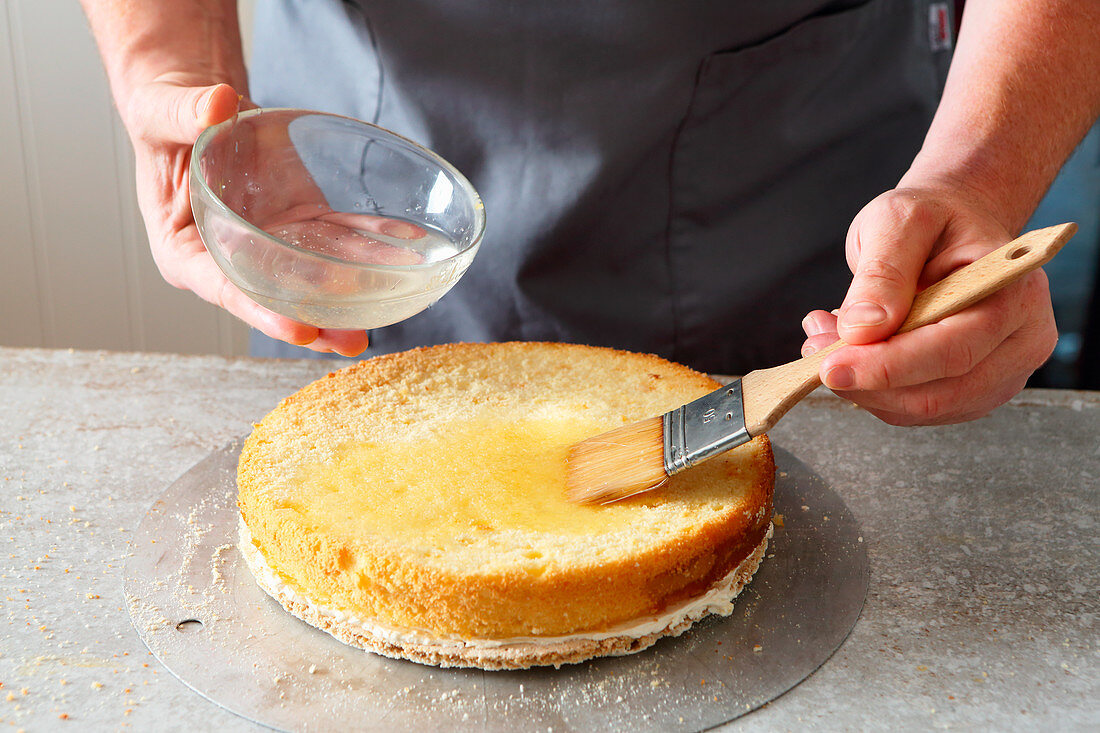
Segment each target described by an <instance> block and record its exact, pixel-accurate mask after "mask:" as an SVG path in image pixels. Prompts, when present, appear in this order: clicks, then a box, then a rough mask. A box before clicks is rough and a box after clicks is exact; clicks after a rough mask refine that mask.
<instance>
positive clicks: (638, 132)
mask: <svg viewBox="0 0 1100 733" xmlns="http://www.w3.org/2000/svg"><path fill="white" fill-rule="evenodd" d="M945 7H947V5H946V4H945V3H942V2H940V3H936V2H929V1H928V0H913V1H906V0H872V1H871V2H826V1H825V0H787V1H785V2H780V1H777V0H776V1H770V2H759V0H756V1H754V2H748V1H747V0H742V1H730V2H717V1H711V2H703V1H698V2H668V1H667V0H607V1H604V2H591V0H586V1H585V2H580V1H578V0H560V1H559V2H547V3H541V2H540V3H536V2H504V1H502V0H480V1H478V2H474V1H471V0H363V1H362V2H358V3H356V2H340V1H339V0H323V1H320V0H311V1H310V2H305V1H304V0H300V1H297V2H296V1H295V0H268V1H267V2H263V3H259V4H258V5H257V8H256V13H257V19H256V34H255V38H256V40H255V52H254V58H253V61H252V68H251V85H252V93H253V96H254V98H255V99H256V101H257V102H258V103H260V104H262V105H265V106H286V107H304V108H310V109H317V110H324V111H329V112H336V113H340V114H345V115H350V116H352V117H357V118H359V119H363V120H367V121H371V122H375V123H377V124H379V125H382V126H383V127H387V128H389V129H392V130H394V131H396V132H399V133H401V134H403V135H406V136H408V137H411V138H413V139H414V140H417V141H418V142H420V143H422V144H424V145H426V146H428V147H430V148H432V149H434V150H436V151H438V152H439V153H440V154H441V155H442V156H443V157H445V158H446V159H448V160H449V161H451V162H452V163H454V164H455V165H456V166H457V167H458V168H459V169H460V170H461V171H463V173H465V174H466V175H467V176H468V177H469V178H470V180H471V181H472V182H473V184H474V186H475V187H476V188H477V189H478V191H479V192H480V193H481V195H482V197H483V199H484V201H485V208H486V213H487V220H488V225H487V231H486V237H485V240H484V243H483V245H482V248H481V251H480V252H479V254H478V256H477V258H476V259H475V260H474V264H473V266H472V267H471V268H470V270H469V272H468V273H467V274H466V276H465V278H464V279H463V280H462V281H460V282H459V284H458V285H457V286H456V287H455V288H454V290H452V291H451V292H450V293H449V294H447V295H446V296H444V297H443V299H442V300H441V301H439V303H437V304H436V305H435V306H433V307H432V308H430V309H429V310H427V311H425V312H424V313H421V314H419V315H417V316H414V317H413V318H411V319H409V320H408V321H405V322H403V323H399V324H395V325H393V326H388V327H386V328H383V329H379V330H376V331H373V332H371V334H370V338H371V347H370V350H369V352H368V353H367V354H366V356H370V355H374V354H379V353H385V352H389V351H396V350H402V349H406V348H410V347H413V346H421V345H428V344H436V343H442V342H451V341H500V340H512V339H519V340H548V341H569V342H575V343H587V344H599V345H608V346H614V347H617V348H623V349H629V350H632V351H642V352H651V353H656V354H660V355H662V356H665V357H668V358H671V359H674V360H676V361H680V362H684V363H687V364H689V365H691V366H694V367H696V368H698V369H702V370H706V371H711V372H725V373H744V372H746V371H749V370H751V369H754V368H758V367H763V366H771V365H774V364H778V363H780V362H783V361H787V360H790V359H792V358H797V356H798V349H799V345H800V344H801V342H802V340H803V335H802V331H801V328H800V321H801V319H802V317H803V316H804V315H805V314H806V312H807V311H809V310H811V309H813V308H822V307H824V308H831V307H836V306H837V305H839V304H840V302H841V299H842V298H843V295H844V291H845V289H846V286H847V283H848V282H849V280H850V273H849V272H848V269H847V267H846V265H845V260H844V237H845V233H846V231H847V228H848V225H849V223H850V222H851V220H852V217H853V216H854V215H855V214H856V213H857V212H858V211H859V209H860V208H861V207H862V206H863V205H864V204H866V203H867V202H868V201H869V200H870V199H871V198H873V197H874V196H876V195H877V194H879V193H881V192H882V191H884V190H887V189H888V188H891V187H892V186H893V185H894V184H895V183H896V182H897V180H898V178H899V177H900V176H901V174H902V173H903V172H904V171H905V169H906V167H907V166H908V164H909V163H910V162H911V161H912V159H913V156H914V155H915V154H916V152H917V150H918V149H919V147H920V142H921V140H922V138H923V135H924V132H925V130H926V129H927V126H928V123H929V122H930V120H931V117H932V113H933V112H934V110H935V105H936V103H937V100H938V99H939V95H940V92H941V90H942V84H943V80H944V78H945V76H946V69H947V64H948V62H949V56H950V51H949V46H950V43H949V42H948V43H946V44H945V43H943V42H942V38H941V39H940V42H939V43H937V39H936V38H935V37H934V36H935V34H931V35H930V17H935V15H936V13H937V12H941V11H943V10H944V8H945ZM942 14H943V13H942V12H941V16H942ZM254 353H255V354H257V355H269V356H305V355H308V354H310V353H311V352H308V351H307V350H304V349H299V348H296V347H289V346H287V345H285V344H277V342H274V341H271V340H269V339H264V338H263V337H259V338H257V339H255V341H254Z"/></svg>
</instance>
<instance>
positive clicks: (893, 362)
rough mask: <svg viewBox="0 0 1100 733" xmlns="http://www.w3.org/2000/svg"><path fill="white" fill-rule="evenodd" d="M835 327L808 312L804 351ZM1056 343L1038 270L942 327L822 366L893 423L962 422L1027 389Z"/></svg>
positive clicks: (827, 378)
mask: <svg viewBox="0 0 1100 733" xmlns="http://www.w3.org/2000/svg"><path fill="white" fill-rule="evenodd" d="M834 325H835V319H834V317H833V316H832V315H831V314H829V313H827V312H825V311H814V312H812V313H810V314H809V315H807V316H806V318H805V319H804V320H803V328H804V329H805V330H806V333H807V335H808V336H809V338H808V339H807V341H806V344H804V346H803V354H807V353H811V352H812V351H813V350H816V349H819V348H821V347H823V346H825V345H828V344H829V343H831V342H832V341H833V340H835V338H836V334H835V332H833V330H832V329H833V327H834ZM1056 342H1057V328H1056V326H1055V323H1054V316H1053V311H1052V309H1051V306H1050V296H1049V289H1048V285H1047V281H1046V277H1045V275H1044V274H1043V273H1042V272H1041V271H1039V272H1036V273H1032V275H1030V276H1029V277H1027V278H1025V279H1024V280H1022V281H1021V282H1019V283H1016V284H1014V285H1012V286H1010V287H1009V288H1006V289H1005V290H1003V291H1002V292H1000V293H998V294H996V295H994V296H991V297H990V298H987V299H986V300H985V301H983V302H981V303H978V304H976V305H974V306H971V307H970V308H968V309H966V310H965V311H962V312H960V313H957V314H955V315H953V316H951V317H950V318H945V319H943V320H942V321H940V322H938V323H935V324H931V325H928V326H923V327H921V328H918V329H916V330H914V331H910V332H907V333H902V334H896V335H894V336H892V337H891V338H889V339H888V340H887V341H884V342H878V343H873V344H864V345H849V346H845V347H844V348H842V349H839V350H838V351H836V352H835V353H833V354H831V355H829V356H828V357H827V358H826V359H825V360H824V362H823V363H822V366H821V374H822V381H823V383H824V384H825V385H826V386H828V387H829V388H831V389H833V390H834V391H836V392H837V394H839V395H840V396H842V397H844V398H845V399H848V400H850V401H852V402H855V403H856V404H858V405H860V406H861V407H863V408H865V409H867V410H868V411H869V412H871V413H872V414H874V415H876V416H877V417H879V418H881V419H882V420H884V421H885V422H888V423H890V424H892V425H935V424H946V423H952V422H963V421H965V420H971V419H975V418H977V417H981V416H983V415H985V414H987V413H988V412H989V411H990V410H992V409H993V408H995V407H997V406H998V405H1001V404H1003V403H1004V402H1006V401H1008V399H1010V398H1011V397H1012V396H1013V395H1015V394H1016V393H1017V392H1018V391H1019V390H1021V389H1023V387H1024V385H1025V384H1026V382H1027V379H1028V377H1029V376H1030V375H1031V373H1032V372H1033V371H1034V370H1035V369H1037V368H1038V367H1039V366H1040V365H1041V364H1042V363H1043V362H1044V361H1046V359H1047V358H1049V357H1050V354H1051V353H1052V352H1053V350H1054V345H1055V344H1056Z"/></svg>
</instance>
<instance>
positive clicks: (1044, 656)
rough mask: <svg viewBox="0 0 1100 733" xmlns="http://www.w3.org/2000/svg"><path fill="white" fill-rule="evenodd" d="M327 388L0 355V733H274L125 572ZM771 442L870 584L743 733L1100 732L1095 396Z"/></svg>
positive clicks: (1033, 395)
mask: <svg viewBox="0 0 1100 733" xmlns="http://www.w3.org/2000/svg"><path fill="white" fill-rule="evenodd" d="M332 368H333V366H332V364H330V363H326V362H316V361H283V360H252V359H238V360H227V359H222V358H216V357H183V356H174V355H163V354H133V353H130V354H123V353H105V352H81V351H76V352H73V351H52V350H36V349H11V348H0V604H2V607H3V621H2V626H0V682H2V684H3V686H2V687H0V723H2V724H3V728H2V729H5V730H17V729H20V728H23V729H26V730H66V729H72V730H89V729H91V730H118V729H127V728H132V729H136V730H166V729H167V730H177V729H178V730H188V729H206V730H214V729H216V730H222V731H237V730H249V731H252V730H258V729H259V727H258V726H256V725H254V724H252V723H250V722H248V721H246V720H244V719H242V718H239V717H237V716H235V715H233V714H231V713H229V712H226V711H224V710H223V709H221V708H219V707H217V706H216V705H214V704H212V703H210V702H208V701H207V700H205V699H204V698H202V697H200V696H199V695H197V694H195V693H193V692H192V691H191V690H190V689H188V688H187V687H185V686H184V685H183V684H182V683H181V682H179V681H178V680H177V679H176V678H175V677H173V676H172V675H171V674H170V673H169V672H168V671H167V670H165V669H164V668H163V667H161V666H160V664H159V663H158V662H157V661H156V660H155V659H154V658H153V657H152V656H151V655H150V654H149V652H148V651H147V650H146V649H145V647H144V645H143V644H142V642H141V639H140V638H139V636H138V634H137V632H136V631H135V630H134V629H133V627H132V626H131V624H130V620H129V617H128V614H127V611H126V603H125V600H124V597H123V566H124V563H125V559H126V557H127V556H128V555H129V554H130V552H131V551H132V548H131V537H132V535H133V532H134V530H135V528H136V527H137V526H138V524H139V522H140V521H141V519H142V517H143V516H144V515H145V513H146V511H147V510H148V508H149V506H150V504H151V503H152V502H153V501H154V499H156V498H157V497H158V496H159V495H160V494H161V493H162V492H163V491H164V489H165V488H166V487H167V486H168V485H169V484H170V483H171V482H172V481H173V480H174V479H175V478H176V477H178V476H179V475H180V474H182V473H183V472H185V471H186V470H188V469H189V468H190V467H191V466H193V465H194V464H195V463H197V462H198V461H200V460H201V459H203V458H204V457H205V456H207V455H208V454H209V453H210V452H211V451H213V450H215V449H217V448H219V447H221V446H223V445H224V444H226V443H227V442H229V441H230V440H232V439H234V438H236V437H238V436H241V435H244V434H246V433H247V432H248V431H249V430H250V428H251V423H252V422H254V421H256V420H258V419H259V418H261V417H262V416H263V415H264V414H265V413H266V412H267V411H269V410H270V409H271V408H273V407H274V406H275V404H276V403H277V402H278V401H279V400H280V399H281V398H282V397H284V396H286V395H287V394H289V393H291V392H293V391H294V390H296V389H297V388H299V387H301V386H302V385H304V384H306V383H307V382H309V381H311V380H313V379H315V378H317V377H319V376H321V375H323V374H325V373H326V372H328V371H330V370H331V369H332ZM772 438H773V440H774V441H775V443H776V444H777V445H779V446H781V447H783V448H786V449H787V450H789V451H790V452H791V453H793V454H794V455H795V456H797V457H798V458H799V459H800V460H801V461H803V462H804V463H806V464H807V465H808V466H809V467H810V468H812V469H813V470H814V471H816V472H817V473H818V474H820V476H821V477H822V478H823V479H824V480H825V481H826V482H827V484H828V485H829V486H831V487H832V488H833V490H835V491H836V492H837V493H838V494H839V495H840V496H842V497H843V498H844V500H845V501H846V502H847V504H848V506H849V507H850V508H851V510H852V512H853V513H854V514H855V516H856V518H857V519H858V521H859V522H860V524H861V526H862V531H863V537H864V540H865V542H866V543H867V547H868V551H869V555H870V562H871V584H870V590H869V594H868V597H867V602H866V605H865V607H864V609H863V614H862V616H861V618H860V620H859V622H858V623H857V624H856V627H855V629H854V630H853V632H852V634H851V636H850V637H849V638H848V640H847V641H846V642H845V643H844V645H843V646H842V647H841V648H840V649H839V650H838V651H837V653H836V654H835V655H834V656H833V657H832V658H831V659H830V660H829V661H828V662H826V663H825V665H824V666H823V667H822V668H821V669H819V670H818V671H817V672H816V673H814V674H813V675H812V676H810V677H809V678H808V679H807V680H806V681H804V682H803V683H802V684H800V685H799V686H797V687H796V688H794V689H793V690H791V691H790V692H788V693H787V694H785V695H783V696H782V697H780V698H779V699H777V700H775V701H773V702H772V703H770V704H768V705H766V706H765V707H763V708H761V709H760V710H757V711H756V712H753V713H751V714H749V715H747V716H745V717H743V718H740V719H738V720H737V721H735V722H734V723H733V724H731V725H730V726H729V729H730V730H788V729H790V730H797V729H803V728H809V727H813V728H821V729H845V730H850V729H883V728H886V729H893V728H906V729H914V728H915V729H927V728H963V729H973V728H980V729H992V730H1008V729H1013V730H1020V729H1030V730H1053V729H1058V730H1086V729H1090V730H1096V729H1097V727H1098V726H1100V638H1098V633H1097V620H1098V614H1100V549H1098V542H1097V530H1098V526H1100V524H1098V520H1100V393H1085V392H1054V391H1027V392H1024V393H1023V394H1022V395H1020V396H1019V397H1017V398H1016V399H1015V400H1013V401H1012V402H1011V403H1010V404H1009V405H1006V406H1005V407H1003V408H1001V409H999V410H997V411H996V412H994V413H993V415H991V416H990V417H987V418H985V419H982V420H978V421H976V422H973V423H970V424H967V425H960V426H951V427H945V428H919V429H901V428H892V427H889V426H886V425H883V424H882V423H879V422H878V421H876V420H875V419H874V418H872V417H870V416H869V415H867V414H866V413H864V412H862V411H861V410H858V409H856V408H854V407H853V406H851V405H849V404H848V403H845V402H842V401H841V400H839V399H837V398H835V397H833V396H832V395H830V394H828V393H825V392H823V391H819V392H818V393H815V394H814V395H812V396H811V397H810V398H809V399H807V400H806V401H805V402H804V403H802V404H801V405H799V406H798V407H796V408H795V409H794V410H793V411H792V412H791V413H790V414H789V415H788V416H787V417H786V418H784V420H783V421H782V422H781V423H780V425H779V426H778V427H777V429H776V430H774V431H773V433H772ZM808 511H813V507H810V508H809V509H808ZM9 726H10V727H9Z"/></svg>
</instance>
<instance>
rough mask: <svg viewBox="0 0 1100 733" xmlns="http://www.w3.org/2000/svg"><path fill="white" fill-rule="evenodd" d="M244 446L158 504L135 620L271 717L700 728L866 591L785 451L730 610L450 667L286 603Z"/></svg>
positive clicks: (432, 724)
mask: <svg viewBox="0 0 1100 733" xmlns="http://www.w3.org/2000/svg"><path fill="white" fill-rule="evenodd" d="M240 446H241V443H240V442H236V443H233V444H230V445H228V446H226V447H225V448H223V449H222V450H219V451H216V452H215V453H213V454H212V455H210V456H209V457H208V458H206V459H205V460H203V461H202V462H201V463H199V464H198V465H196V466H195V467H194V468H192V469H191V470H189V471H188V472H187V473H185V474H184V475H183V476H181V477H180V478H179V479H178V480H177V481H176V482H175V483H173V484H172V485H171V486H170V487H169V488H168V490H167V491H165V492H164V494H163V495H162V496H161V497H160V498H159V499H158V500H157V501H156V503H154V504H153V506H152V508H151V509H150V510H149V512H148V514H146V516H145V518H144V520H143V521H142V523H141V526H140V527H139V529H138V532H137V537H136V539H135V542H134V546H135V548H136V550H135V552H134V555H133V556H132V557H131V558H130V560H129V562H128V563H127V565H126V571H125V577H126V597H127V601H128V603H129V607H130V617H131V619H132V620H133V623H134V627H135V628H136V629H137V631H138V633H139V634H140V635H141V638H142V640H143V641H144V642H145V644H146V645H147V646H148V647H149V649H150V651H152V653H153V654H154V655H156V657H157V659H159V660H160V661H161V662H162V663H163V664H164V666H166V667H167V668H168V669H169V670H171V672H172V673H173V674H175V675H176V676H177V677H179V678H180V680H182V681H183V682H184V683H185V684H187V685H188V686H189V687H191V688H192V689H193V690H195V691H196V692H198V693H199V694H201V695H203V696H204V697H206V698H208V699H209V700H212V701H213V702H215V703H217V704H218V705H221V706H222V707H224V708H226V709H228V710H230V711H232V712H234V713H236V714H238V715H241V716H244V717H246V718H249V719H251V720H253V721H255V722H257V723H261V724H263V725H266V726H270V727H272V728H279V729H285V730H331V729H346V728H354V729H356V730H367V731H374V730H378V731H382V730H384V731H392V730H410V731H424V730H479V731H480V730H486V731H514V730H535V729H539V730H543V731H545V730H548V729H552V730H554V731H568V730H579V731H589V730H631V731H642V730H660V731H669V730H704V729H707V728H711V727H714V726H717V725H720V724H722V723H724V722H727V721H730V720H733V719H734V718H737V717H738V716H741V715H744V714H745V713H747V712H749V711H751V710H753V709H755V708H757V707H759V706H761V705H763V704H764V703H766V702H768V701H769V700H773V699H774V698H776V697H778V696H779V695H782V694H783V693H784V692H786V691H787V690H789V689H791V688H792V687H794V686H795V685H797V684H798V683H799V682H801V681H802V680H803V679H805V678H806V677H807V676H809V675H810V674H811V673H812V672H813V671H814V670H815V669H817V668H818V667H819V666H821V664H822V663H824V662H825V660H827V659H828V658H829V656H830V655H831V654H832V653H833V652H834V651H835V650H836V649H837V647H839V646H840V644H841V643H842V642H843V641H844V639H845V637H847V635H848V632H849V631H851V629H852V626H853V625H854V624H855V622H856V619H857V618H858V617H859V613H860V609H861V608H862V606H863V600H864V598H865V596H866V592H867V582H868V562H867V552H866V549H865V545H864V544H863V543H862V537H860V536H859V535H860V530H859V526H858V525H857V524H856V522H855V519H854V518H853V516H852V514H851V512H849V511H848V508H847V507H846V506H845V505H844V502H843V501H842V500H841V499H840V497H839V496H837V495H836V494H835V493H834V492H833V491H831V490H830V489H829V488H828V487H827V486H825V484H824V483H823V482H822V481H821V479H820V478H819V477H818V476H817V475H816V474H814V473H813V472H812V471H810V469H809V468H808V467H807V466H805V465H804V464H803V463H801V462H800V461H798V460H797V459H796V458H795V457H794V456H792V455H791V454H790V453H788V452H787V451H784V450H780V449H777V450H776V463H777V466H778V471H777V476H776V492H775V510H776V512H777V513H778V514H781V515H782V517H783V521H782V526H776V529H775V535H774V537H773V538H772V542H771V545H770V546H769V548H768V552H767V556H766V558H765V559H764V561H763V563H762V564H761V566H760V569H759V571H757V573H756V576H755V578H754V579H753V581H752V582H751V583H750V584H749V586H748V587H747V588H746V589H745V590H744V591H743V592H742V593H741V596H740V597H739V598H738V599H737V601H736V605H735V608H734V612H733V615H732V616H729V617H727V618H721V617H711V618H709V619H706V620H704V621H702V622H701V623H698V624H696V625H695V626H694V627H693V628H691V629H690V630H689V631H688V632H686V633H685V634H684V635H683V636H680V637H678V638H666V639H663V640H661V641H659V642H658V643H657V644H656V646H654V647H651V648H650V649H648V650H646V651H643V652H640V653H638V654H633V655H630V656H626V657H609V658H604V659H596V660H592V661H589V662H585V663H583V664H576V665H567V666H564V667H562V668H560V669H554V668H552V667H549V668H536V669H531V670H524V671H516V672H484V671H482V670H462V669H438V668H435V667H428V666H424V665H420V664H415V663H413V662H406V661H400V660H393V659H387V658H385V657H381V656H377V655H374V654H371V653H369V652H365V651H362V650H360V649H355V648H352V647H349V646H345V645H344V644H342V643H341V642H339V641H337V640H336V639H334V638H332V637H330V636H328V635H327V634H325V633H324V632H322V631H319V630H317V629H315V628H313V627H311V626H309V625H307V624H305V623H304V622H302V621H299V620H298V619H297V618H295V617H293V616H291V615H290V614H289V613H287V612H285V611H284V610H283V609H282V607H281V606H279V604H278V603H276V602H275V601H274V600H272V599H271V598H269V597H268V596H267V595H266V594H265V593H264V592H263V591H262V590H260V588H259V587H258V586H257V585H256V583H255V581H254V580H253V579H252V576H251V574H250V573H249V570H248V568H247V567H246V566H245V564H244V561H243V559H242V558H241V556H240V553H239V552H238V550H237V548H236V535H237V511H236V482H235V478H236V464H237V456H238V454H239V452H240Z"/></svg>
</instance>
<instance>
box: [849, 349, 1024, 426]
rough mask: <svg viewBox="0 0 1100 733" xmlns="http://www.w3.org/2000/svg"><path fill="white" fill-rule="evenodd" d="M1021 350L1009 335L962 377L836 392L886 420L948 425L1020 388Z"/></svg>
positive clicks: (998, 402) (988, 409)
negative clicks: (877, 389) (881, 390)
mask: <svg viewBox="0 0 1100 733" xmlns="http://www.w3.org/2000/svg"><path fill="white" fill-rule="evenodd" d="M1026 350H1027V347H1026V345H1024V343H1023V339H1021V338H1017V337H1016V336H1013V337H1011V338H1009V339H1006V341H1005V342H1004V344H1003V345H1002V346H1001V347H1000V348H998V349H997V350H995V351H994V352H993V353H992V354H990V356H989V357H987V358H986V359H985V360H983V361H982V362H981V363H980V364H979V365H978V366H977V367H976V368H975V369H974V370H972V371H971V372H970V373H968V374H966V375H965V376H963V377H957V378H951V379H942V380H938V381H935V382H926V383H924V384H920V385H915V386H912V387H903V388H900V389H895V390H890V391H888V392H862V391H860V392H844V391H841V392H838V393H837V394H838V395H839V396H841V397H843V398H844V399H847V400H850V401H852V402H854V403H856V404H857V405H859V406H860V407H862V408H863V409H865V410H867V411H868V412H870V413H871V414H872V415H874V416H875V417H877V418H879V419H881V420H882V421H884V422H886V423H889V424H890V425H898V426H911V425H949V424H952V423H960V422H966V421H968V420H975V419H977V418H979V417H983V416H985V415H987V414H989V413H990V412H991V411H992V410H994V409H995V408H997V407H999V406H1000V405H1002V404H1004V403H1005V402H1007V401H1008V400H1010V399H1011V398H1012V397H1013V396H1014V395H1016V394H1017V393H1018V392H1019V391H1020V390H1022V389H1023V388H1024V386H1025V385H1026V383H1027V379H1028V376H1029V375H1030V371H1027V372H1023V373H1021V372H1020V370H1019V360H1020V359H1021V358H1022V356H1023V353H1024V352H1025V351H1026ZM1005 375H1011V376H1009V377H1008V378H1006V377H1005Z"/></svg>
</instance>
